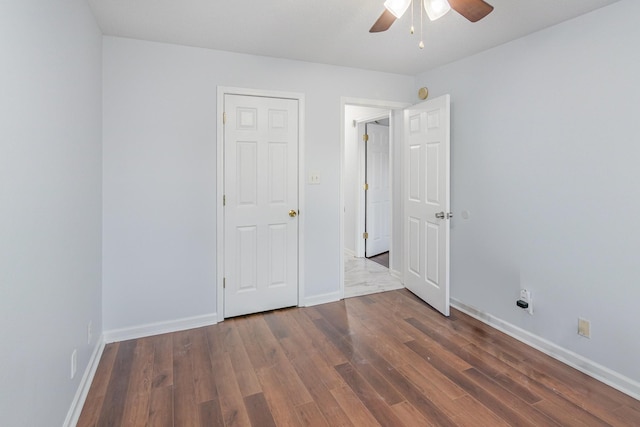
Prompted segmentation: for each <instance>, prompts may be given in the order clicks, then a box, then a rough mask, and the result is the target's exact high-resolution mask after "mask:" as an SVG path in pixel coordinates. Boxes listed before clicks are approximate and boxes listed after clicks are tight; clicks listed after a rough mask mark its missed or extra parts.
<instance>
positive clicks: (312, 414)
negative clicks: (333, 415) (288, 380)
mask: <svg viewBox="0 0 640 427" xmlns="http://www.w3.org/2000/svg"><path fill="white" fill-rule="evenodd" d="M296 415H298V419H299V420H300V425H303V426H309V427H333V425H332V424H329V423H328V422H327V420H326V419H325V418H324V415H323V414H322V412H321V411H320V409H319V408H318V405H317V404H316V402H309V403H305V404H304V405H299V406H296Z"/></svg>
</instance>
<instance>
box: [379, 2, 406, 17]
mask: <svg viewBox="0 0 640 427" xmlns="http://www.w3.org/2000/svg"><path fill="white" fill-rule="evenodd" d="M410 4H411V0H387V1H385V2H384V7H385V8H386V9H387V10H388V11H389V12H391V13H392V14H393V16H395V17H396V18H398V19H400V18H401V17H402V15H404V13H405V12H406V11H407V9H408V8H409V5H410Z"/></svg>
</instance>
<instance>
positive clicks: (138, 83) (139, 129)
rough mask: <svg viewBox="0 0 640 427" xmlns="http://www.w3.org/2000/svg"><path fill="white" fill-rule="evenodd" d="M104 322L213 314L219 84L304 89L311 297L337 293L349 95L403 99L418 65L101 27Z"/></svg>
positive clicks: (116, 325)
mask: <svg viewBox="0 0 640 427" xmlns="http://www.w3.org/2000/svg"><path fill="white" fill-rule="evenodd" d="M103 49H104V68H103V71H104V116H103V117H104V123H103V125H104V165H103V167H104V187H103V191H104V211H103V212H104V247H103V251H104V256H103V258H104V264H103V269H104V275H103V281H104V305H103V309H104V323H105V329H106V330H113V329H120V328H127V327H136V326H139V325H145V324H150V323H154V322H165V321H174V320H176V319H185V318H189V317H193V316H201V315H211V314H216V313H215V312H216V284H215V277H216V266H215V259H216V253H215V242H216V239H217V238H219V237H220V236H216V229H215V227H216V210H215V206H216V199H215V197H216V117H217V116H216V115H217V114H219V113H220V112H218V111H216V96H217V95H216V88H217V86H232V87H245V88H251V89H261V90H276V91H286V92H298V93H304V94H305V117H306V120H305V135H304V153H305V158H304V161H305V168H306V171H314V172H318V173H319V174H320V179H321V183H320V184H319V185H306V186H305V206H302V207H301V212H302V213H301V215H304V224H305V228H304V230H302V232H303V234H304V239H305V240H304V242H305V247H304V257H305V258H304V260H303V264H304V282H305V297H306V299H307V301H319V300H322V299H323V298H325V297H328V298H332V297H334V296H335V297H336V298H337V297H338V295H339V277H340V257H341V256H342V248H341V247H340V231H339V228H340V227H339V220H340V161H339V159H340V137H341V132H342V130H341V126H340V122H341V118H342V117H341V115H342V112H341V111H340V110H341V104H340V99H341V97H343V96H346V97H357V98H367V99H383V100H391V101H403V100H406V99H407V98H409V97H410V94H411V93H412V91H413V84H414V77H413V76H404V75H394V74H386V73H379V72H369V71H363V70H357V69H350V68H343V67H335V66H327V65H319V64H313V63H305V62H299V61H289V60H282V59H273V58H266V57H258V56H250V55H241V54H234V53H228V52H221V51H214V50H207V49H198V48H189V47H181V46H176V45H169V44H161V43H151V42H143V41H137V40H130V39H124V38H116V37H105V38H104V44H103Z"/></svg>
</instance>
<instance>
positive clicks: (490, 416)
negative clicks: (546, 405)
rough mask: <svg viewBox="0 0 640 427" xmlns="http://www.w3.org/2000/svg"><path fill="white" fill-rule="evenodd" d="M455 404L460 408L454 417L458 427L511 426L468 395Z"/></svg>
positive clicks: (457, 400)
mask: <svg viewBox="0 0 640 427" xmlns="http://www.w3.org/2000/svg"><path fill="white" fill-rule="evenodd" d="M455 403H456V404H457V405H458V407H459V408H460V412H458V413H457V414H456V415H455V422H456V424H457V425H459V426H460V427H478V426H491V427H509V426H512V425H513V424H510V423H508V422H506V421H505V420H503V419H502V418H500V417H499V416H497V415H496V414H494V413H493V412H491V411H490V410H489V409H488V408H487V407H486V406H484V405H483V404H482V403H480V402H478V401H477V400H476V399H474V398H473V397H471V396H469V395H468V394H467V395H464V396H462V397H459V398H458V399H456V400H455ZM541 427H542V426H541Z"/></svg>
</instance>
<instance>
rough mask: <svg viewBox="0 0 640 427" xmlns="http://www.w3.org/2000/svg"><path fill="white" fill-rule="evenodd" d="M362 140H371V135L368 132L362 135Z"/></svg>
mask: <svg viewBox="0 0 640 427" xmlns="http://www.w3.org/2000/svg"><path fill="white" fill-rule="evenodd" d="M362 140H363V141H364V142H367V141H369V135H367V134H366V133H365V134H364V135H362Z"/></svg>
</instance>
